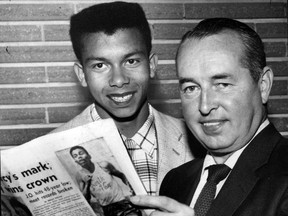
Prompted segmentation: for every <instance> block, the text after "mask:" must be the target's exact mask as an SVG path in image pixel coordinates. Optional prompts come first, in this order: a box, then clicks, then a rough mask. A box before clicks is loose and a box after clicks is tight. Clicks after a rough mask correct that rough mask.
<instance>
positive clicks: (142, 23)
mask: <svg viewBox="0 0 288 216" xmlns="http://www.w3.org/2000/svg"><path fill="white" fill-rule="evenodd" d="M131 28H135V29H138V30H139V32H140V34H141V35H142V37H143V40H144V42H145V45H146V49H147V54H148V55H149V54H150V51H151V47H152V45H151V40H152V38H151V31H150V27H149V23H148V21H147V19H146V16H145V13H144V11H143V9H142V7H141V6H140V5H139V4H137V3H128V2H111V3H102V4H97V5H93V6H91V7H89V8H86V9H84V10H82V11H81V12H79V13H78V14H75V15H73V16H72V17H71V20H70V32H69V33H70V37H71V41H72V45H73V49H74V52H75V55H76V57H77V58H78V60H79V61H80V63H82V59H81V48H82V39H83V36H85V35H86V34H89V33H98V32H103V33H105V34H107V35H113V34H114V33H115V32H116V31H117V30H123V29H131Z"/></svg>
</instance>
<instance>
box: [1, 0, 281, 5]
mask: <svg viewBox="0 0 288 216" xmlns="http://www.w3.org/2000/svg"><path fill="white" fill-rule="evenodd" d="M110 1H113V0H110ZM128 1H130V2H132V0H128ZM102 2H107V0H106V1H104V0H98V1H95V0H82V1H79V0H58V1H56V0H47V1H45V2H39V1H33V0H27V1H23V0H14V1H11V0H6V1H1V2H0V4H60V3H61V4H63V3H81V4H82V3H95V4H96V3H102ZM270 2H271V0H253V3H270ZM285 2H286V0H273V3H285ZM137 3H147V4H151V3H152V4H155V3H158V4H165V3H170V4H181V3H249V1H247V0H213V1H212V0H178V1H175V0H137Z"/></svg>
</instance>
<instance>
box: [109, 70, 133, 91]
mask: <svg viewBox="0 0 288 216" xmlns="http://www.w3.org/2000/svg"><path fill="white" fill-rule="evenodd" d="M111 73H112V74H111V78H110V80H109V84H110V86H111V87H112V86H116V87H119V88H121V87H122V86H123V85H125V84H127V83H129V77H128V76H127V74H126V72H125V70H124V69H123V68H121V67H113V68H112V71H111Z"/></svg>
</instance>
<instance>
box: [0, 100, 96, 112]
mask: <svg viewBox="0 0 288 216" xmlns="http://www.w3.org/2000/svg"><path fill="white" fill-rule="evenodd" d="M88 104H90V103H89V102H76V103H45V104H10V105H7V104H6V105H3V104H2V105H0V110H1V109H35V108H59V107H75V106H86V105H88Z"/></svg>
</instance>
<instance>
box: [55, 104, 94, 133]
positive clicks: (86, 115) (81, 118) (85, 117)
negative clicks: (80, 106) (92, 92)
mask: <svg viewBox="0 0 288 216" xmlns="http://www.w3.org/2000/svg"><path fill="white" fill-rule="evenodd" d="M92 106H93V104H90V105H89V106H88V107H86V108H85V109H84V110H83V111H82V112H81V113H80V114H78V115H77V116H75V117H74V118H73V119H71V120H70V121H68V122H66V123H64V124H63V125H61V126H59V127H58V128H56V129H54V130H52V131H51V132H50V133H57V132H60V131H65V130H69V129H71V128H75V127H78V126H81V125H85V124H88V123H91V122H93V119H92V116H91V109H92Z"/></svg>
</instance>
